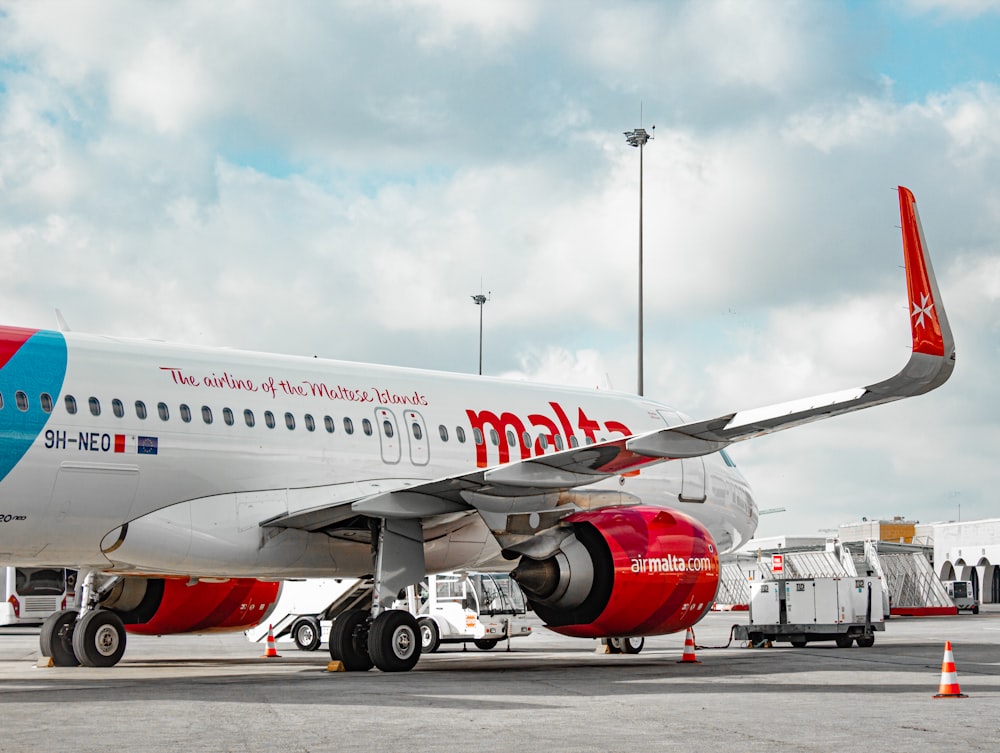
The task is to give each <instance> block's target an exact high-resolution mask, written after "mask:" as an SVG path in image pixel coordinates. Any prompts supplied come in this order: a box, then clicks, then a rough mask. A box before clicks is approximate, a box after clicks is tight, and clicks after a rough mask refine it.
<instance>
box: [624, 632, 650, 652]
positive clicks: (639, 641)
mask: <svg viewBox="0 0 1000 753" xmlns="http://www.w3.org/2000/svg"><path fill="white" fill-rule="evenodd" d="M645 645H646V639H645V638H643V637H642V636H629V637H628V638H622V639H621V647H622V653H623V654H638V653H639V652H640V651H642V647H643V646H645Z"/></svg>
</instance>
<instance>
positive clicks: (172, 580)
mask: <svg viewBox="0 0 1000 753" xmlns="http://www.w3.org/2000/svg"><path fill="white" fill-rule="evenodd" d="M898 192H899V206H900V216H901V219H902V240H903V252H904V258H905V266H906V281H907V289H908V300H909V312H910V324H911V333H912V346H913V350H912V353H911V355H910V357H909V360H908V361H907V363H906V364H905V366H904V367H903V368H902V370H901V371H900V372H899V373H897V374H896V375H895V376H892V377H890V378H888V379H885V380H883V381H879V382H876V383H873V384H870V385H868V386H866V387H858V388H853V389H847V390H841V391H838V392H835V393H831V394H825V395H820V396H816V397H811V398H806V399H802V400H794V401H792V402H788V403H783V404H780V405H773V406H768V407H764V408H758V409H753V410H744V411H737V412H733V413H728V414H725V415H722V416H717V417H714V418H711V419H709V420H699V421H692V420H691V419H690V418H688V417H687V416H684V415H683V414H681V413H679V412H677V411H676V410H674V409H673V408H670V407H669V406H667V405H665V404H662V403H659V402H656V401H654V400H651V399H649V398H647V397H643V396H636V395H631V394H623V393H614V392H608V391H597V390H584V389H573V388H564V387H556V386H546V385H539V384H531V383H525V382H513V381H506V380H501V379H495V378H490V377H481V376H473V375H463V374H448V373H442V372H434V371H424V370H416V369H404V368H395V367H390V366H382V365H364V364H354V363H345V362H339V361H333V360H325V359H319V358H314V357H309V358H307V357H292V356H281V355H272V354H264V353H253V352H244V351H235V350H229V349H219V348H208V347H194V346H184V345H176V344H167V343H162V342H152V341H141V340H133V339H122V338H118V337H112V336H94V335H88V334H81V333H77V332H69V331H53V330H34V329H23V328H16V327H2V328H0V564H10V565H18V566H31V565H38V564H45V565H47V566H65V567H68V568H75V569H77V570H78V571H79V578H78V593H77V603H78V604H79V608H69V609H63V610H61V611H59V612H56V613H55V614H54V615H52V616H51V617H50V618H49V619H48V620H46V622H45V624H44V625H43V627H42V630H41V633H40V638H39V641H40V650H41V653H42V655H43V656H47V657H51V658H52V661H53V663H54V664H55V665H57V666H76V665H80V664H82V665H85V666H98V667H107V666H113V665H115V664H117V663H118V662H119V660H120V659H121V658H122V656H123V655H124V652H125V645H126V633H127V632H128V633H138V634H143V633H147V634H165V633H176V632H206V631H210V630H225V629H241V628H245V627H248V626H250V625H253V624H256V623H258V622H260V621H261V620H262V619H263V618H264V616H265V615H266V614H267V612H268V610H269V609H270V608H271V606H273V604H274V601H275V600H276V598H277V593H278V589H279V582H280V580H281V579H287V578H304V577H364V578H371V579H372V582H373V598H372V606H371V608H370V609H353V610H350V611H348V612H346V613H344V614H342V615H341V616H340V617H338V619H337V620H336V623H335V625H334V628H333V631H332V635H331V638H330V654H331V657H332V658H333V659H336V660H339V661H342V662H343V664H344V667H345V668H346V669H347V670H349V671H367V670H369V669H371V668H373V667H376V668H378V669H380V670H382V671H388V672H398V671H407V670H410V669H412V668H413V666H414V665H415V664H416V663H417V661H418V660H419V657H420V639H419V635H420V634H419V629H418V626H417V623H416V620H415V619H414V618H413V617H412V616H411V615H410V614H409V612H407V611H405V610H399V609H392V608H390V607H391V606H392V604H393V600H394V598H395V596H396V594H397V593H398V592H399V591H400V590H401V589H404V588H405V587H407V586H409V585H411V584H415V583H417V582H419V581H420V580H421V579H422V578H423V577H424V576H425V575H426V574H429V573H436V572H444V571H454V570H468V569H480V570H482V569H489V568H493V569H502V570H508V571H512V573H513V576H514V577H515V578H516V579H517V580H518V582H519V584H520V585H521V587H522V589H523V590H524V591H525V593H526V595H527V597H528V599H529V600H530V603H531V606H532V608H533V609H534V610H535V612H536V614H537V615H538V616H539V617H540V618H541V619H542V620H543V622H544V624H545V625H546V626H547V627H549V628H550V629H552V630H555V631H557V632H559V633H562V634H565V635H570V636H577V637H584V638H609V639H612V640H622V641H626V640H627V639H630V638H634V637H636V636H640V637H641V636H650V635H660V634H667V633H672V632H676V631H682V630H685V629H686V628H688V627H690V626H692V625H694V624H695V623H697V622H698V620H700V619H701V618H702V617H703V616H704V615H705V613H706V612H707V611H708V610H709V608H710V607H711V605H712V602H713V599H714V597H715V593H716V589H717V587H718V581H719V568H720V566H719V557H720V555H721V554H723V553H726V552H729V551H732V550H734V549H736V548H737V547H739V546H740V545H742V544H743V543H744V542H746V541H747V540H748V539H749V538H751V537H752V535H753V533H754V531H755V529H756V526H757V521H758V515H759V512H758V509H757V506H756V503H755V500H754V497H753V494H752V492H751V490H750V486H749V484H748V483H747V481H746V479H745V478H744V477H743V475H742V474H741V473H740V471H739V470H738V468H737V467H736V465H735V464H734V463H733V461H732V459H731V458H730V456H729V455H728V454H727V453H726V448H727V447H728V446H729V445H731V444H733V443H735V442H740V441H743V440H747V439H750V438H753V437H759V436H762V435H765V434H769V433H772V432H776V431H779V430H782V429H786V428H790V427H793V426H798V425H801V424H805V423H808V422H812V421H817V420H820V419H825V418H829V417H832V416H836V415H840V414H844V413H849V412H852V411H856V410H860V409H864V408H869V407H872V406H876V405H880V404H883V403H887V402H890V401H894V400H898V399H901V398H907V397H911V396H915V395H919V394H923V393H925V392H928V391H930V390H933V389H935V388H937V387H938V386H940V385H941V384H943V383H944V382H945V381H946V380H947V379H948V377H949V376H950V375H951V373H952V370H953V368H954V360H955V346H954V340H953V337H952V333H951V330H950V327H949V325H948V320H947V317H946V314H945V310H944V306H943V303H942V300H941V296H940V294H939V292H938V287H937V282H936V278H935V276H934V272H933V269H932V267H931V261H930V258H929V256H928V253H927V246H926V242H925V240H924V235H923V230H922V228H921V225H920V220H919V217H918V214H917V209H916V204H915V200H914V197H913V194H912V193H911V192H910V191H909V190H908V189H906V188H903V187H900V188H899V189H898ZM625 645H628V644H627V643H626V644H625Z"/></svg>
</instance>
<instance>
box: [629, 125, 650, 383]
mask: <svg viewBox="0 0 1000 753" xmlns="http://www.w3.org/2000/svg"><path fill="white" fill-rule="evenodd" d="M651 130H656V126H653V127H652V129H651ZM651 138H653V135H652V134H650V133H647V132H646V129H645V128H636V129H635V130H634V131H625V141H626V142H627V143H628V145H629V146H637V147H639V337H638V340H639V343H638V344H639V363H638V389H637V394H639V395H642V391H643V385H642V371H643V365H642V148H643V147H644V146H645V145H646V142H647V141H649V140H650V139H651Z"/></svg>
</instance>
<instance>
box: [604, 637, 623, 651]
mask: <svg viewBox="0 0 1000 753" xmlns="http://www.w3.org/2000/svg"><path fill="white" fill-rule="evenodd" d="M604 640H605V641H606V642H607V647H608V653H609V654H620V653H621V652H622V642H621V639H620V638H605V639H604Z"/></svg>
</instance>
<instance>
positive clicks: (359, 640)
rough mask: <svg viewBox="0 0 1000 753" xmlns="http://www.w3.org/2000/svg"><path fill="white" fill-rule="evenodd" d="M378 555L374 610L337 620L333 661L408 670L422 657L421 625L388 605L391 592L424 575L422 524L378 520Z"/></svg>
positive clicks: (354, 667)
mask: <svg viewBox="0 0 1000 753" xmlns="http://www.w3.org/2000/svg"><path fill="white" fill-rule="evenodd" d="M372 554H373V556H374V560H375V580H374V588H373V591H372V608H371V611H368V610H365V609H352V610H349V611H347V612H344V613H343V614H341V615H340V616H339V617H338V618H337V619H336V621H335V622H334V623H333V630H332V631H331V633H330V658H332V659H333V660H335V661H341V662H343V664H344V669H346V670H347V671H348V672H366V671H368V670H369V669H371V668H372V667H377V668H378V669H381V670H382V671H383V672H408V671H409V670H411V669H413V667H415V666H416V664H417V661H419V659H420V649H421V635H420V627H419V626H418V625H417V619H416V618H415V617H414V616H413V615H411V614H410V613H409V612H408V611H405V610H402V609H387V608H386V607H387V605H388V602H389V601H390V600H391V598H392V597H391V596H389V594H393V595H394V594H395V593H396V592H397V591H398V590H399V589H400V588H402V587H405V586H408V585H410V584H412V583H416V582H417V581H419V580H420V579H421V578H422V577H423V576H424V541H423V529H422V528H421V526H420V521H419V520H393V519H388V520H382V521H381V522H374V523H373V530H372ZM383 594H385V595H386V596H383Z"/></svg>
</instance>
